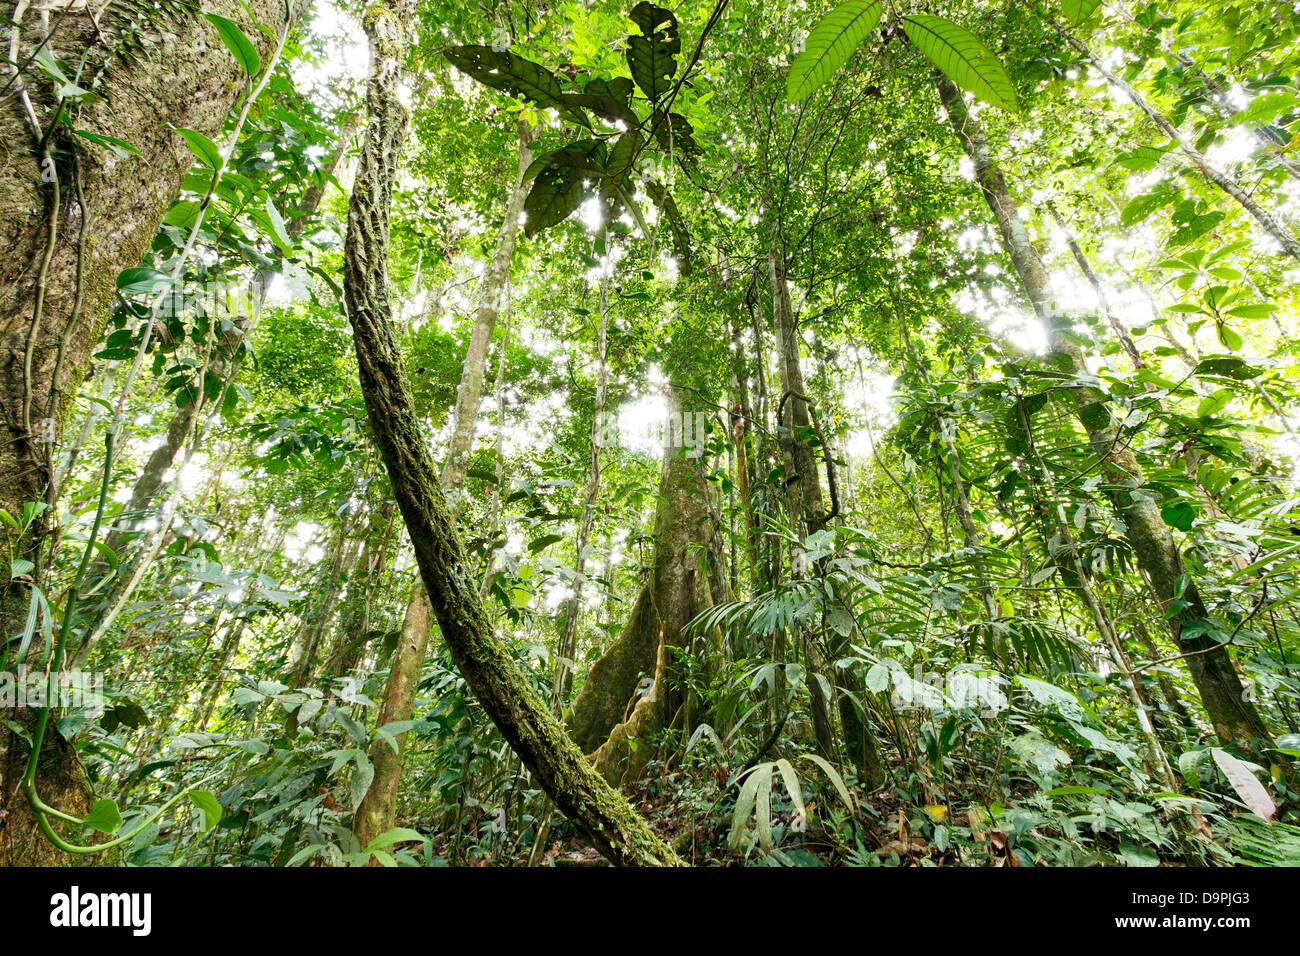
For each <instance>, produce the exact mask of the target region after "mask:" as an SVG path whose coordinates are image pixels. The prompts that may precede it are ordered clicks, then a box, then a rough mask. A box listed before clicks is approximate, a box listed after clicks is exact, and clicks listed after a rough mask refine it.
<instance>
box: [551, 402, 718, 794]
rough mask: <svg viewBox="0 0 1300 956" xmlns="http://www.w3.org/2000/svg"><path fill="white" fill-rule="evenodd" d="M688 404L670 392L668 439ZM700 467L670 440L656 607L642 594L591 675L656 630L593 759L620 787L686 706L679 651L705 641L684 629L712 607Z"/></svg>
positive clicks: (630, 667) (634, 664) (653, 585)
mask: <svg viewBox="0 0 1300 956" xmlns="http://www.w3.org/2000/svg"><path fill="white" fill-rule="evenodd" d="M681 405H682V403H681V400H680V396H679V390H678V389H677V388H674V387H671V386H670V388H669V390H668V421H669V423H670V424H669V427H668V428H667V429H666V432H667V434H668V435H672V434H673V430H672V425H671V423H672V422H673V421H681V416H682V414H683V413H682V412H681V411H680V409H681ZM687 414H689V413H687ZM698 461H699V459H697V458H689V457H687V456H686V454H684V449H682V448H679V447H674V443H673V442H672V441H671V440H670V441H669V442H668V444H667V446H666V447H665V448H664V466H663V478H662V479H661V480H660V485H659V499H658V500H659V505H658V506H657V507H656V509H655V536H654V537H655V567H654V577H653V579H652V580H651V582H650V583H649V584H648V585H647V590H648V598H649V600H648V604H649V607H646V606H645V598H646V596H647V595H646V594H645V593H643V596H642V598H639V599H638V601H637V606H636V608H634V610H633V617H632V619H631V621H629V624H628V629H627V631H626V632H625V633H624V637H623V639H622V640H621V641H620V644H619V645H615V647H614V648H612V649H611V651H610V652H609V653H607V654H606V655H605V657H603V658H601V660H600V661H598V662H597V664H596V665H595V666H594V667H593V668H592V673H593V675H595V674H596V673H597V670H598V668H602V667H603V665H604V664H605V663H606V662H607V661H612V660H614V658H615V657H616V656H621V658H630V655H627V654H626V653H625V652H626V651H628V650H630V649H631V648H632V647H633V646H635V647H637V648H639V649H641V651H642V652H644V651H648V650H649V649H650V646H651V642H650V641H649V640H648V638H649V637H650V636H651V628H653V627H654V626H655V625H656V624H657V629H658V632H657V634H655V635H654V636H655V638H656V640H654V642H653V648H654V649H653V655H652V656H648V657H642V658H640V659H639V660H631V659H620V663H621V665H622V666H621V669H620V671H619V677H620V679H621V680H622V681H623V682H624V688H620V689H621V690H624V696H623V702H624V706H625V708H627V709H625V710H624V714H626V716H625V717H624V719H623V720H622V721H621V722H620V723H618V724H616V725H615V726H614V727H613V728H612V729H611V730H609V736H608V739H606V740H605V742H604V743H603V744H602V745H601V746H600V748H599V749H598V750H597V751H596V753H595V754H594V755H593V756H592V760H593V761H594V762H595V765H596V767H597V769H599V770H600V772H601V773H603V774H604V775H605V777H606V778H607V779H609V780H610V781H611V782H614V783H623V782H626V781H628V780H634V779H636V778H637V777H638V776H640V774H641V772H642V771H643V770H644V768H645V765H646V762H647V761H648V760H649V759H650V757H651V756H652V752H653V748H652V747H651V744H652V742H653V739H654V737H655V735H657V734H658V733H659V732H660V731H662V730H664V729H665V728H667V727H669V726H670V725H671V724H672V723H673V722H674V721H675V719H676V717H677V715H678V713H679V711H682V708H683V707H684V706H685V705H686V703H687V700H686V694H685V691H684V690H683V689H682V688H681V687H680V686H679V685H678V684H677V681H676V680H675V679H674V677H673V675H670V674H669V667H670V665H671V664H672V655H673V650H674V649H687V650H689V649H690V648H692V646H693V645H694V643H695V641H698V640H700V638H698V637H697V638H695V639H694V641H693V640H692V639H691V638H690V637H689V636H688V635H687V634H686V633H685V630H684V629H685V627H686V625H687V624H688V623H690V621H691V619H692V618H694V617H695V616H696V615H697V614H699V613H700V612H701V611H704V610H706V609H707V608H709V607H711V606H712V605H713V592H712V587H711V584H710V581H711V578H712V575H711V574H710V570H709V567H708V557H707V556H706V555H705V554H704V553H703V552H702V550H701V548H700V543H701V542H706V541H709V540H710V539H711V536H712V529H711V527H710V517H709V509H708V505H707V501H706V499H705V495H706V489H707V487H708V485H707V483H706V482H705V480H704V475H703V472H702V470H701V469H700V467H699V465H698ZM620 645H624V646H620ZM611 670H612V668H611ZM638 673H649V674H652V675H653V678H654V683H653V684H651V685H650V686H649V687H646V688H639V687H638V686H637V684H636V675H637V674H638ZM628 682H632V688H631V690H632V693H630V694H629V693H626V684H627V683H628ZM591 684H592V678H591V677H588V679H587V685H585V686H584V687H583V695H582V696H586V695H588V694H589V693H596V692H600V693H609V691H607V690H604V689H603V688H599V687H596V688H593V690H592V691H590V692H589V691H588V686H591ZM582 706H583V701H582V697H581V696H580V698H579V701H578V702H577V703H575V704H574V715H575V717H576V716H577V715H578V714H579V713H580V707H582ZM628 710H630V713H628ZM683 716H684V713H683Z"/></svg>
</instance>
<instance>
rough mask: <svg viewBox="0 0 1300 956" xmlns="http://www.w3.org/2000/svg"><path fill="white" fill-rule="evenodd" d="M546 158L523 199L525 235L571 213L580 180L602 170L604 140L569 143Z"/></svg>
mask: <svg viewBox="0 0 1300 956" xmlns="http://www.w3.org/2000/svg"><path fill="white" fill-rule="evenodd" d="M548 160H549V161H548V163H547V165H546V166H545V167H544V168H543V169H542V170H541V172H539V173H537V174H536V179H535V180H534V181H533V188H532V190H531V191H530V192H529V193H528V198H527V199H525V200H524V214H525V216H526V217H527V218H526V219H525V220H524V235H526V236H535V235H537V233H539V232H541V231H542V230H543V229H549V228H550V227H551V226H554V225H557V224H559V223H561V222H563V221H564V220H566V219H568V218H569V216H571V215H572V214H573V211H574V210H575V209H577V208H578V204H579V203H581V202H582V184H583V181H584V180H587V179H590V178H592V177H593V176H595V175H596V171H603V170H604V162H605V144H604V143H602V142H600V141H598V140H585V141H580V142H577V143H570V144H569V145H568V146H566V147H564V149H562V150H556V151H555V153H553V154H551V155H550V156H549V157H548Z"/></svg>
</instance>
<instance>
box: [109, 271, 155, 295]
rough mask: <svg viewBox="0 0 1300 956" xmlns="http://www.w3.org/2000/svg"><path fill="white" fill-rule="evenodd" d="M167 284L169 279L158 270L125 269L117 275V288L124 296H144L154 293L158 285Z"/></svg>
mask: <svg viewBox="0 0 1300 956" xmlns="http://www.w3.org/2000/svg"><path fill="white" fill-rule="evenodd" d="M166 282H167V277H166V276H165V275H163V274H162V273H161V272H159V271H158V270H157V269H150V268H148V267H147V266H137V267H135V268H133V269H123V270H122V271H121V272H119V273H118V274H117V288H118V291H120V292H121V293H122V294H123V295H142V294H144V293H146V292H153V291H154V290H155V289H156V288H157V287H158V285H160V284H162V283H166Z"/></svg>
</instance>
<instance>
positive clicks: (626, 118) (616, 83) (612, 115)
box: [564, 76, 640, 126]
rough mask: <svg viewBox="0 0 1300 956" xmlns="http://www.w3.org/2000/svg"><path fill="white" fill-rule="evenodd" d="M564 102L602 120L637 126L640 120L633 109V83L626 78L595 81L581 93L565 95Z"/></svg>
mask: <svg viewBox="0 0 1300 956" xmlns="http://www.w3.org/2000/svg"><path fill="white" fill-rule="evenodd" d="M564 101H565V102H566V103H571V104H573V105H574V106H578V107H582V108H583V109H588V110H591V112H593V113H595V114H596V115H597V116H599V117H601V118H602V119H606V120H609V121H610V122H615V121H617V122H622V123H623V124H624V125H626V126H636V125H637V123H639V122H640V119H639V118H638V117H637V115H636V111H635V110H633V109H632V107H631V105H630V104H631V102H632V81H631V80H629V79H628V78H627V77H626V76H618V77H615V78H614V79H612V80H604V79H595V80H592V81H591V82H590V83H588V84H587V85H586V86H584V87H583V88H582V92H581V93H565V94H564Z"/></svg>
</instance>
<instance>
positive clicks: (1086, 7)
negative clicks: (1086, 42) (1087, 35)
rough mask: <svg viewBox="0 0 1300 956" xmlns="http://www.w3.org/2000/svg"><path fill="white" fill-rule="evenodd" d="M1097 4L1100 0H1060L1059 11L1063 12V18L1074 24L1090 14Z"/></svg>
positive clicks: (1099, 4) (1099, 3)
mask: <svg viewBox="0 0 1300 956" xmlns="http://www.w3.org/2000/svg"><path fill="white" fill-rule="evenodd" d="M1099 6H1101V0H1061V12H1062V13H1063V14H1065V19H1066V20H1068V21H1070V23H1071V24H1073V25H1076V26H1077V25H1078V24H1080V23H1082V22H1083V21H1084V20H1087V19H1088V18H1089V17H1090V16H1092V14H1093V11H1095V10H1096V9H1097V8H1098V7H1099Z"/></svg>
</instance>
